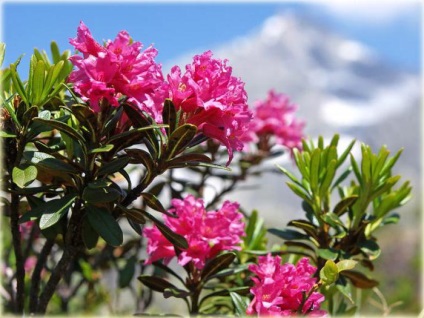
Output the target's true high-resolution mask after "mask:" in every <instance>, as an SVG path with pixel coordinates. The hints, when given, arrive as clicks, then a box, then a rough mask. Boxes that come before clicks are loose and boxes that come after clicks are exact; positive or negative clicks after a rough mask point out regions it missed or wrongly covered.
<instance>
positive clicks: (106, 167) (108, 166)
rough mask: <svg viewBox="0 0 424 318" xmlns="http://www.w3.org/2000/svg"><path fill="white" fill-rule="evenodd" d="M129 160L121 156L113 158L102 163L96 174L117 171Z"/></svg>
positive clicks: (101, 174)
mask: <svg viewBox="0 0 424 318" xmlns="http://www.w3.org/2000/svg"><path fill="white" fill-rule="evenodd" d="M129 161H130V158H128V157H121V158H116V159H113V160H112V161H109V162H106V163H103V165H102V166H101V167H100V169H99V172H98V175H99V176H105V175H110V174H113V173H116V172H118V171H119V170H121V169H123V168H125V167H126V166H127V165H128V163H129Z"/></svg>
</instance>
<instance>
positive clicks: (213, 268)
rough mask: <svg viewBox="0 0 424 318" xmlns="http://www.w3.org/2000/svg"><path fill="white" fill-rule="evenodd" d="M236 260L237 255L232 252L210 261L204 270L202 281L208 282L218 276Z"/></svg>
mask: <svg viewBox="0 0 424 318" xmlns="http://www.w3.org/2000/svg"><path fill="white" fill-rule="evenodd" d="M235 258H236V254H235V253H231V252H230V253H224V254H220V255H218V256H216V257H214V258H213V259H211V260H209V261H208V262H207V263H206V264H205V267H204V268H203V270H202V273H201V279H202V281H207V280H208V278H209V277H210V276H212V275H214V274H216V273H217V272H219V271H220V270H223V269H226V268H228V267H229V266H230V265H231V263H232V262H233V261H234V259H235Z"/></svg>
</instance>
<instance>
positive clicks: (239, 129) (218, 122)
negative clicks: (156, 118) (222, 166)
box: [168, 51, 252, 165]
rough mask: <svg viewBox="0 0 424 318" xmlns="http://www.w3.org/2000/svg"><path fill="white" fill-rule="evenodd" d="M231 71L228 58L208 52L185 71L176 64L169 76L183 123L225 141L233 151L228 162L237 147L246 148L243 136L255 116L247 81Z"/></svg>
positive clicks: (174, 99) (170, 87)
mask: <svg viewBox="0 0 424 318" xmlns="http://www.w3.org/2000/svg"><path fill="white" fill-rule="evenodd" d="M231 73H232V68H231V67H230V66H227V60H224V61H221V60H219V59H214V58H212V52H211V51H207V52H205V53H203V54H201V55H196V56H194V58H193V63H192V64H189V65H186V71H185V73H184V74H181V70H180V68H179V67H178V66H174V67H173V68H172V69H171V73H170V74H169V75H168V82H169V90H170V95H169V97H170V99H171V100H172V101H173V103H174V105H175V106H176V108H177V110H181V111H182V114H181V120H180V123H189V124H193V125H196V126H197V128H198V130H199V131H200V132H202V133H203V134H204V135H206V136H208V137H211V138H214V139H217V140H218V141H220V142H221V143H223V144H224V146H225V147H226V148H227V151H228V154H229V160H228V162H227V165H228V164H229V163H230V162H231V160H232V158H233V150H237V151H240V150H242V149H243V142H242V141H241V137H242V136H243V134H244V133H245V131H246V130H247V128H248V123H249V122H250V120H251V118H252V114H251V112H250V111H249V110H248V105H247V93H246V91H245V89H244V83H243V82H242V81H241V80H240V79H238V78H236V77H234V76H232V75H231Z"/></svg>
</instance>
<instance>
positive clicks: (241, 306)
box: [230, 292, 250, 316]
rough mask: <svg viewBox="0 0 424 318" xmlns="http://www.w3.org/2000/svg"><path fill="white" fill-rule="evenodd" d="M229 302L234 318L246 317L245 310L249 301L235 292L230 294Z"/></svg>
mask: <svg viewBox="0 0 424 318" xmlns="http://www.w3.org/2000/svg"><path fill="white" fill-rule="evenodd" d="M230 296H231V300H232V301H233V305H234V308H235V311H236V316H246V310H247V307H248V306H249V303H250V301H249V299H248V298H247V297H242V296H240V295H239V294H237V293H235V292H230Z"/></svg>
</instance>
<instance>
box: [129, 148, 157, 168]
mask: <svg viewBox="0 0 424 318" xmlns="http://www.w3.org/2000/svg"><path fill="white" fill-rule="evenodd" d="M125 152H126V153H127V154H128V156H129V158H130V163H135V164H139V163H141V164H142V165H144V166H145V167H146V169H147V171H149V172H151V171H153V169H154V166H155V163H154V161H153V158H152V156H151V155H150V154H149V153H148V152H147V151H144V150H142V149H125Z"/></svg>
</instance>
